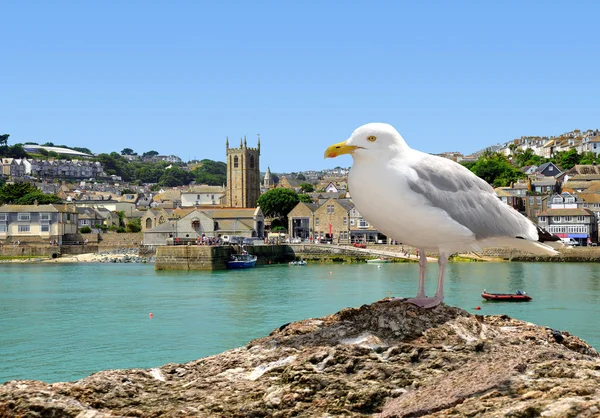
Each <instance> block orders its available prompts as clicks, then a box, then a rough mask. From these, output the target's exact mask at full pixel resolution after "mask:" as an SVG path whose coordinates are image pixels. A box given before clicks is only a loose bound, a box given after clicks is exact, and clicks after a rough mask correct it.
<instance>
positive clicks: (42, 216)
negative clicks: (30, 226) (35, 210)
mask: <svg viewBox="0 0 600 418" xmlns="http://www.w3.org/2000/svg"><path fill="white" fill-rule="evenodd" d="M49 220H50V214H49V213H40V221H49Z"/></svg>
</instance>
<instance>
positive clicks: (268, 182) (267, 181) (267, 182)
mask: <svg viewBox="0 0 600 418" xmlns="http://www.w3.org/2000/svg"><path fill="white" fill-rule="evenodd" d="M263 187H264V188H265V189H270V188H272V187H273V177H272V176H271V169H270V168H269V167H267V172H266V173H265V178H264V179H263Z"/></svg>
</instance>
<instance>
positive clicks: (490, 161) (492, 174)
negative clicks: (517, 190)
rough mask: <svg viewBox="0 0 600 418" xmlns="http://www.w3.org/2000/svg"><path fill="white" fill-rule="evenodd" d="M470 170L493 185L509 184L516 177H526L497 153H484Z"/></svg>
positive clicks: (516, 178)
mask: <svg viewBox="0 0 600 418" xmlns="http://www.w3.org/2000/svg"><path fill="white" fill-rule="evenodd" d="M471 171H472V172H473V173H475V174H476V175H477V176H479V177H481V178H482V179H483V180H485V181H487V182H488V183H490V184H491V185H492V186H494V187H503V186H509V185H510V184H511V183H515V182H516V181H517V180H518V179H520V178H524V177H526V176H525V174H524V173H522V172H521V170H519V169H518V168H515V167H513V166H512V165H511V164H510V162H509V161H508V159H507V158H506V157H505V156H504V155H501V154H498V153H486V154H484V155H482V156H481V157H480V158H479V160H477V162H476V163H475V164H474V165H473V166H472V167H471Z"/></svg>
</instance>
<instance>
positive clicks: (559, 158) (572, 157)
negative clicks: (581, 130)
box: [552, 148, 582, 170]
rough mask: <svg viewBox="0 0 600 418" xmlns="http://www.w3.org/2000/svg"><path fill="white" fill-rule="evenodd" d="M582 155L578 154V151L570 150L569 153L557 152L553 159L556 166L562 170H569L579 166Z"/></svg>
mask: <svg viewBox="0 0 600 418" xmlns="http://www.w3.org/2000/svg"><path fill="white" fill-rule="evenodd" d="M581 158H582V155H581V154H579V153H578V152H577V150H576V149H574V148H573V149H570V150H569V151H561V152H557V153H556V154H555V155H554V157H553V158H552V160H553V162H554V164H556V165H557V166H558V167H560V169H561V170H569V169H571V168H573V167H574V166H575V165H577V164H579V162H580V161H581Z"/></svg>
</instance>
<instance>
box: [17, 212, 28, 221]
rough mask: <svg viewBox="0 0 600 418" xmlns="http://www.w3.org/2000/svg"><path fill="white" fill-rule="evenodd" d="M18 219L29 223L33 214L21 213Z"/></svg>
mask: <svg viewBox="0 0 600 418" xmlns="http://www.w3.org/2000/svg"><path fill="white" fill-rule="evenodd" d="M17 219H18V220H19V221H29V220H30V219H31V214H29V213H19V214H18V215H17Z"/></svg>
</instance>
